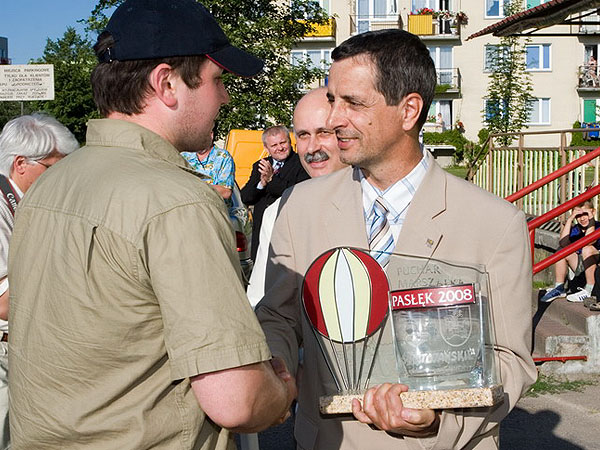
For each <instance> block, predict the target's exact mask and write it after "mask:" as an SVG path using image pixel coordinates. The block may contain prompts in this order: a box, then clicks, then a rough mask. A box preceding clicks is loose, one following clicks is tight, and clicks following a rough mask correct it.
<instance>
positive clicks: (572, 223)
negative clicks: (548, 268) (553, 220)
mask: <svg viewBox="0 0 600 450" xmlns="http://www.w3.org/2000/svg"><path fill="white" fill-rule="evenodd" d="M595 214H596V211H595V209H594V206H593V204H592V202H591V201H590V200H587V201H585V202H583V203H582V204H580V205H577V206H576V207H575V208H573V210H572V211H571V215H570V216H569V218H568V219H567V221H566V222H565V225H564V226H563V228H562V230H561V232H560V241H559V248H564V247H566V246H567V245H569V244H571V243H573V242H575V241H577V240H578V239H581V238H582V237H584V236H586V235H588V234H590V233H592V232H593V231H594V230H595V229H596V221H595V219H594V216H595ZM599 245H600V243H598V241H596V242H594V243H593V244H590V245H586V246H585V247H583V248H581V249H580V250H577V251H576V252H575V253H571V254H570V255H568V256H567V257H566V258H564V259H561V260H560V261H558V262H557V263H556V264H555V265H554V270H555V285H554V288H553V289H550V290H549V291H548V292H546V294H545V295H544V296H543V297H542V298H541V301H542V302H544V303H549V302H551V301H552V300H554V299H556V298H563V297H567V300H568V301H570V302H583V299H584V298H586V297H589V296H591V295H592V289H593V288H594V272H595V270H596V264H597V263H598V246H599ZM580 259H581V260H582V262H583V268H584V271H585V283H586V284H585V288H578V290H577V292H574V293H573V294H570V295H567V292H566V290H565V281H566V279H567V272H568V268H569V267H570V268H571V270H573V271H576V269H577V266H578V264H579V260H580Z"/></svg>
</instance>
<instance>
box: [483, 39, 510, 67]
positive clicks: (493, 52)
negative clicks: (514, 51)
mask: <svg viewBox="0 0 600 450" xmlns="http://www.w3.org/2000/svg"><path fill="white" fill-rule="evenodd" d="M507 53H508V49H507V48H506V47H503V46H501V45H491V44H490V45H486V46H485V56H484V62H483V71H484V72H493V71H494V69H495V68H496V65H497V64H498V62H499V61H500V60H501V59H502V58H503V57H504V55H506V54H507Z"/></svg>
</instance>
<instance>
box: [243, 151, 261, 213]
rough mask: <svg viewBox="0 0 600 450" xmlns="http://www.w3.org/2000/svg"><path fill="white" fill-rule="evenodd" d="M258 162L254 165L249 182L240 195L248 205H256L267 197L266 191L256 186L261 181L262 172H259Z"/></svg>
mask: <svg viewBox="0 0 600 450" xmlns="http://www.w3.org/2000/svg"><path fill="white" fill-rule="evenodd" d="M258 162H259V161H257V162H255V163H254V164H253V165H252V173H251V174H250V178H249V179H248V182H247V183H246V184H245V185H244V187H243V188H242V189H241V191H240V194H241V195H242V201H243V202H244V204H246V205H255V204H256V203H257V202H258V201H259V200H260V199H261V197H262V196H263V195H265V192H266V191H265V190H264V189H258V188H257V187H256V186H257V185H258V182H259V181H260V172H259V171H258Z"/></svg>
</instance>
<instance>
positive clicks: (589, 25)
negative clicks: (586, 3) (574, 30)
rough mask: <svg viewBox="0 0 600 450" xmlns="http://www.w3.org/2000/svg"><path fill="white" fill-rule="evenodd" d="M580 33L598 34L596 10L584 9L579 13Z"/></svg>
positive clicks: (599, 19) (599, 28)
mask: <svg viewBox="0 0 600 450" xmlns="http://www.w3.org/2000/svg"><path fill="white" fill-rule="evenodd" d="M579 20H580V21H581V22H582V24H581V25H579V32H580V33H581V34H600V15H598V13H597V12H592V11H586V12H583V13H580V14H579Z"/></svg>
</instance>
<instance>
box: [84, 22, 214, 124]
mask: <svg viewBox="0 0 600 450" xmlns="http://www.w3.org/2000/svg"><path fill="white" fill-rule="evenodd" d="M113 44H114V40H113V37H112V35H111V34H110V33H109V32H107V31H105V32H103V33H102V34H100V36H98V41H97V42H96V45H94V51H95V52H96V55H100V54H102V53H103V52H105V51H106V50H107V49H108V48H109V47H111V46H112V45H113ZM109 51H110V50H109ZM206 61H207V58H206V56H204V55H198V56H175V57H171V58H160V59H139V60H132V61H116V60H113V61H110V62H105V63H99V64H98V65H97V66H96V67H95V68H94V71H93V72H92V77H91V81H92V89H93V92H94V101H95V102H96V106H97V107H98V109H99V110H100V114H102V116H104V117H106V116H107V115H108V114H109V113H111V112H120V113H123V114H127V115H132V114H139V113H141V112H142V111H143V109H144V106H145V100H146V97H147V96H148V94H150V93H151V88H150V83H149V82H148V77H149V76H150V73H151V72H152V70H154V68H155V67H156V66H158V65H159V64H161V63H166V64H168V65H170V66H171V67H172V68H173V70H175V72H177V74H178V75H179V76H180V77H181V79H182V80H183V82H184V83H185V84H186V85H187V86H188V87H189V88H190V89H196V88H197V87H198V86H200V83H201V82H202V80H201V79H200V76H199V73H200V69H201V68H202V65H203V64H204V63H205V62H206Z"/></svg>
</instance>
